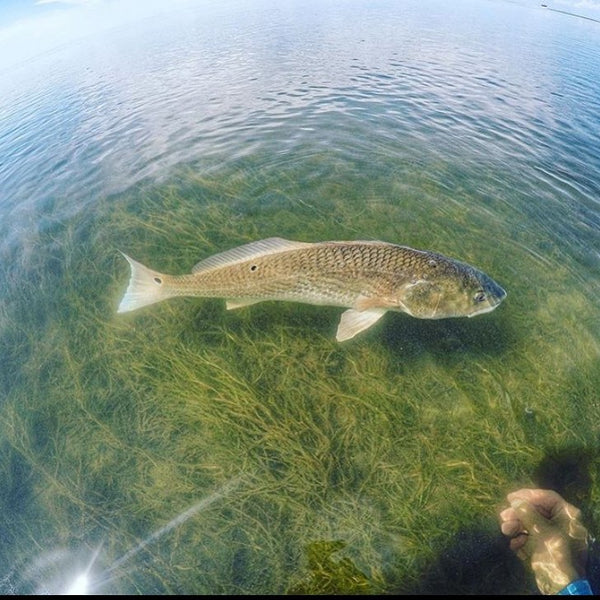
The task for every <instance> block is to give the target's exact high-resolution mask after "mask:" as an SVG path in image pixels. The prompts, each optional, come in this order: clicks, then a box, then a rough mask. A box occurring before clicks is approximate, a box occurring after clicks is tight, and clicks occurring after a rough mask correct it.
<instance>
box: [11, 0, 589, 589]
mask: <svg viewBox="0 0 600 600" xmlns="http://www.w3.org/2000/svg"><path fill="white" fill-rule="evenodd" d="M272 4H273V3H268V2H253V3H247V2H230V3H218V6H212V5H210V4H209V3H197V4H194V3H191V4H190V5H189V6H188V7H187V8H185V9H181V10H179V11H176V12H174V13H173V14H170V15H168V16H166V15H163V16H162V17H161V18H153V19H148V20H146V21H144V22H143V23H141V24H140V25H139V27H136V28H121V29H115V30H113V31H111V32H110V34H104V35H103V36H97V37H89V38H85V39H82V40H80V41H79V42H77V43H70V44H68V45H66V46H63V47H61V48H58V49H56V51H55V52H53V53H51V54H49V55H47V56H40V57H38V58H37V59H36V60H34V61H31V62H29V63H27V64H21V65H17V66H14V67H11V69H10V70H9V71H6V70H5V71H4V73H3V77H2V78H1V79H0V89H1V91H2V98H3V102H2V108H1V112H0V118H1V121H0V157H1V159H0V190H1V197H0V240H1V242H0V298H1V303H0V352H1V355H0V356H1V357H2V365H3V366H2V370H1V371H0V394H1V413H0V428H1V431H2V436H1V443H2V445H1V448H0V456H1V457H2V462H1V464H2V473H3V480H4V481H5V482H6V483H5V485H4V490H3V493H2V495H1V496H0V498H1V500H0V501H1V502H2V505H1V508H2V514H3V517H4V519H3V521H1V522H0V526H1V527H2V531H1V533H2V538H3V540H4V544H3V547H2V549H1V550H0V561H1V565H2V566H1V568H0V573H4V575H3V577H2V579H1V580H0V581H2V588H1V589H2V591H4V592H5V593H12V592H17V593H23V592H25V593H26V592H57V591H63V590H66V589H68V587H69V586H70V585H71V584H72V581H73V580H74V579H75V577H76V575H77V574H78V573H80V572H82V571H84V570H86V569H89V577H90V579H91V581H92V584H91V586H92V587H91V589H92V591H98V592H101V593H282V592H290V591H291V592H298V591H300V592H302V591H308V592H358V591H360V592H365V591H370V592H377V591H402V592H431V591H436V590H439V589H445V590H448V591H455V592H457V593H479V592H481V593H486V592H487V593H492V592H496V593H498V592H527V591H530V590H531V589H532V588H531V581H530V580H529V579H527V577H526V576H525V575H524V574H523V573H522V572H520V571H518V570H517V569H515V565H514V563H512V562H511V557H510V556H509V555H508V553H507V552H506V549H505V548H504V547H503V546H502V544H501V542H500V541H499V537H498V527H497V523H496V514H497V512H498V510H499V508H500V506H501V505H502V501H503V497H504V494H505V493H506V492H508V491H510V490H512V489H515V488H516V487H519V486H521V485H546V486H552V487H555V488H557V489H559V490H560V491H561V492H562V493H565V494H566V495H567V496H568V497H569V499H571V500H572V501H575V502H577V503H578V505H580V506H581V507H582V509H583V510H584V514H585V516H586V518H587V519H588V520H589V522H590V523H591V524H592V525H593V524H594V523H598V519H599V517H600V513H599V511H598V508H597V504H598V498H599V489H598V475H599V473H598V434H599V426H598V423H599V422H600V403H599V401H598V392H597V390H598V386H599V385H600V367H599V365H600V363H599V361H598V359H599V355H600V343H599V341H598V340H599V334H600V320H599V319H598V314H599V313H598V309H599V308H600V301H599V300H598V296H599V292H600V286H599V281H600V279H599V277H598V276H599V261H600V243H599V232H600V206H599V201H598V198H599V197H600V194H599V192H600V184H599V181H600V151H599V143H598V140H599V139H600V121H598V118H597V115H598V112H599V110H600V94H599V93H598V92H599V88H598V83H597V73H598V72H600V35H599V34H600V29H599V25H598V23H595V22H593V21H586V20H582V19H576V18H574V17H569V16H567V15H562V14H558V13H553V12H550V11H544V10H542V9H534V8H532V9H529V8H523V7H521V6H516V5H514V4H510V3H504V2H483V1H473V2H463V3H460V4H459V6H458V7H457V6H452V7H451V8H449V7H447V6H446V4H447V3H444V2H435V1H432V2H426V3H423V2H416V1H415V2H409V1H407V2H402V3H398V2H391V1H387V0H381V1H378V2H365V1H363V0H356V1H348V2H336V1H331V2H316V1H314V2H302V3H300V2H293V1H287V2H278V3H276V5H275V6H272ZM269 236H282V237H286V238H289V239H299V240H303V241H319V240H326V239H383V240H386V241H391V242H397V243H401V244H405V245H410V246H413V247H417V248H424V249H429V250H434V251H438V252H442V253H444V254H446V255H449V256H452V257H455V258H457V259H459V260H463V261H466V262H469V263H471V264H473V265H475V266H476V267H478V268H480V269H481V270H483V271H485V272H486V273H488V274H489V275H490V276H492V277H493V278H494V279H495V280H497V281H498V282H499V283H500V284H501V285H502V286H503V287H504V288H505V289H506V290H507V291H508V297H507V298H506V300H505V301H504V302H503V304H502V305H501V306H499V307H498V308H497V309H496V310H495V311H494V312H492V313H490V314H487V315H482V316H480V317H476V318H474V319H464V320H462V319H453V320H443V321H420V320H416V319H411V318H410V317H408V316H406V315H402V314H392V313H390V314H388V315H386V317H385V318H384V319H382V320H381V321H380V322H379V323H378V324H377V325H376V326H374V327H373V328H372V329H371V330H369V331H368V332H365V333H364V334H361V336H360V337H357V338H356V339H355V340H352V341H350V342H348V343H345V344H337V343H336V342H335V339H334V336H335V329H336V327H337V322H338V320H339V314H340V312H341V311H340V310H339V309H337V308H323V307H312V306H304V305H299V304H288V303H264V304H258V305H255V306H252V307H248V308H245V309H242V310H239V311H232V312H226V311H225V310H224V307H223V303H222V302H221V301H216V300H197V299H185V300H181V299H178V300H173V301H169V302H167V303H164V304H162V305H157V306H153V307H149V308H147V309H144V310H143V311H140V312H139V313H132V314H131V315H117V314H116V307H117V306H118V303H119V300H120V297H121V296H122V293H123V291H124V289H125V287H126V284H127V279H128V272H127V265H126V264H125V261H124V260H123V259H122V257H121V255H120V254H119V253H118V250H123V251H125V252H127V253H128V254H130V255H131V256H133V257H134V258H136V259H137V260H140V261H142V262H144V263H146V264H148V265H150V266H152V267H154V268H157V269H160V270H164V271H166V272H172V273H185V272H188V271H189V270H190V269H191V267H192V266H193V265H194V264H195V263H196V262H197V261H198V260H200V259H201V258H205V257H207V256H209V255H211V254H213V253H215V252H218V251H222V250H226V249H229V248H232V247H234V246H237V245H239V244H242V243H245V242H248V241H251V240H256V239H261V238H266V237H269ZM465 556H468V557H469V560H468V561H466V562H465V560H464V557H465ZM440 586H443V587H441V588H440ZM499 586H500V587H499Z"/></svg>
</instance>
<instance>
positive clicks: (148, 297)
mask: <svg viewBox="0 0 600 600" xmlns="http://www.w3.org/2000/svg"><path fill="white" fill-rule="evenodd" d="M121 254H123V256H124V257H125V258H126V259H127V262H128V263H129V266H130V267H131V277H130V279H129V286H128V287H127V290H126V292H125V295H124V296H123V299H122V300H121V303H120V304H119V308H118V309H117V312H118V313H124V312H129V311H132V310H136V309H138V308H141V307H142V306H148V305H149V304H154V303H155V302H160V301H161V300H166V299H167V298H171V297H173V296H174V295H176V294H174V293H173V291H172V290H171V289H169V287H168V286H167V285H166V284H165V280H166V279H167V276H165V275H163V274H162V273H159V272H158V271H153V270H152V269H149V268H148V267H145V266H144V265H143V264H141V263H139V262H137V261H136V260H133V258H130V257H129V256H127V254H125V253H123V252H121Z"/></svg>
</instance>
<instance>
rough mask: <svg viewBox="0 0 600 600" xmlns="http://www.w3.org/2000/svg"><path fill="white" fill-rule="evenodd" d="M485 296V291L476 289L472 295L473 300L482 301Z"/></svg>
mask: <svg viewBox="0 0 600 600" xmlns="http://www.w3.org/2000/svg"><path fill="white" fill-rule="evenodd" d="M486 298H487V296H486V293H485V292H484V291H483V290H478V291H477V293H476V294H475V295H474V296H473V300H475V302H477V303H479V302H483V301H484V300H485V299H486Z"/></svg>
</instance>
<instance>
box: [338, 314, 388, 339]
mask: <svg viewBox="0 0 600 600" xmlns="http://www.w3.org/2000/svg"><path fill="white" fill-rule="evenodd" d="M386 312H387V309H385V308H372V309H370V310H355V309H354V308H350V309H348V310H347V311H345V312H344V313H342V318H341V319H340V324H339V325H338V330H337V335H336V336H335V337H336V339H337V341H338V342H343V341H345V340H349V339H351V338H353V337H354V336H355V335H356V334H357V333H360V332H361V331H364V330H365V329H368V328H369V327H371V325H374V324H375V323H377V321H379V319H381V317H383V315H384V314H385V313H386Z"/></svg>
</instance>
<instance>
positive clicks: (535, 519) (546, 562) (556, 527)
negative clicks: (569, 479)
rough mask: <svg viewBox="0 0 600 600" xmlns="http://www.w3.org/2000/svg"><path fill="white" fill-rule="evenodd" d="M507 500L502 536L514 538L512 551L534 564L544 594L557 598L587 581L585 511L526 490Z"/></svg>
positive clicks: (553, 495) (547, 492)
mask: <svg viewBox="0 0 600 600" xmlns="http://www.w3.org/2000/svg"><path fill="white" fill-rule="evenodd" d="M506 498H507V500H508V501H509V502H510V507H509V508H506V509H505V510H503V511H502V512H501V513H500V520H501V525H500V527H501V530H502V533H503V534H504V535H506V536H507V537H509V538H511V539H510V548H511V550H513V551H514V552H515V553H516V554H517V556H518V557H519V558H520V559H521V560H523V561H526V562H527V561H530V564H531V568H532V570H533V573H534V575H535V580H536V583H537V586H538V588H539V590H540V592H542V594H557V593H558V592H559V591H561V590H562V589H563V588H565V587H566V586H567V585H568V584H569V583H572V582H573V581H575V580H577V579H581V578H585V566H586V562H587V549H588V532H587V529H586V528H585V527H584V526H583V525H582V523H581V520H580V519H581V511H580V510H579V509H578V508H575V507H574V506H573V505H572V504H569V503H568V502H567V501H566V500H565V499H564V498H563V497H562V496H560V495H559V494H557V493H556V492H554V491H552V490H540V489H527V488H524V489H521V490H518V491H516V492H512V493H511V494H508V496H507V497H506Z"/></svg>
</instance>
